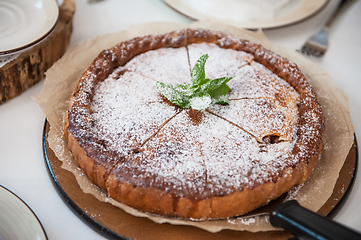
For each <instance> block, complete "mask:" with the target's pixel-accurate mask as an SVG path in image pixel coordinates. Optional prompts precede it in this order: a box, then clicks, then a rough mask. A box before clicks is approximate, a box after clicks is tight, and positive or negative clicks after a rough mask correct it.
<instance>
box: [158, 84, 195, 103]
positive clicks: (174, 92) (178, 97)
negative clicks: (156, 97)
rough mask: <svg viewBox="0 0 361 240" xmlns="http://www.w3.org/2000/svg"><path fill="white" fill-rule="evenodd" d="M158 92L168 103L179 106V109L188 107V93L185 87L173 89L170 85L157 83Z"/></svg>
mask: <svg viewBox="0 0 361 240" xmlns="http://www.w3.org/2000/svg"><path fill="white" fill-rule="evenodd" d="M156 86H157V89H158V91H159V92H160V93H161V94H162V95H163V96H164V97H165V98H167V99H168V100H169V101H171V102H172V103H174V104H176V105H178V106H180V107H181V108H189V107H190V97H191V95H189V93H190V92H189V91H187V86H186V85H183V86H176V87H174V86H173V85H171V84H165V83H162V82H159V81H158V82H157V85H156Z"/></svg>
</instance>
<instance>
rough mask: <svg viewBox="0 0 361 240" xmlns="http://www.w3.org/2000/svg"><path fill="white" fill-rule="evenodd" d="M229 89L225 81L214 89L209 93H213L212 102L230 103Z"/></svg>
mask: <svg viewBox="0 0 361 240" xmlns="http://www.w3.org/2000/svg"><path fill="white" fill-rule="evenodd" d="M229 90H230V88H229V87H228V85H227V84H225V83H224V84H222V85H220V86H219V87H217V88H216V89H213V90H212V91H211V92H210V93H209V95H211V97H212V103H215V104H226V103H229V100H228V93H229Z"/></svg>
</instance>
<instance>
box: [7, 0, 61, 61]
mask: <svg viewBox="0 0 361 240" xmlns="http://www.w3.org/2000/svg"><path fill="white" fill-rule="evenodd" d="M58 18H59V6H58V3H57V1H56V0H11V1H7V0H0V43H1V44H0V56H4V55H9V54H14V53H17V52H20V51H23V50H25V49H27V48H29V47H32V46H34V45H35V44H37V43H39V42H40V41H41V40H43V39H44V38H46V37H47V36H48V35H49V34H50V33H51V32H52V30H53V29H54V28H55V26H56V24H57V22H58Z"/></svg>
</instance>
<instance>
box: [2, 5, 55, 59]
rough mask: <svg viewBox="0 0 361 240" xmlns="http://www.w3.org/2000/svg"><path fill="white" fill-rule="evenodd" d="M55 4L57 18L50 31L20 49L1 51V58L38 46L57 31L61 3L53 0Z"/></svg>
mask: <svg viewBox="0 0 361 240" xmlns="http://www.w3.org/2000/svg"><path fill="white" fill-rule="evenodd" d="M52 2H53V3H55V6H56V8H54V10H55V9H56V18H55V21H54V22H53V24H52V26H51V27H50V28H49V29H48V31H47V32H46V33H44V34H42V35H41V36H40V37H38V38H36V39H34V40H32V41H31V42H29V43H27V44H25V45H22V46H20V47H16V48H12V49H7V50H1V51H0V57H3V56H7V55H11V54H15V53H17V52H21V51H23V50H25V49H27V48H29V47H31V46H33V45H36V44H37V43H39V42H41V41H42V40H44V39H45V38H46V37H47V36H49V35H50V33H51V32H52V31H53V30H54V29H55V27H56V25H57V24H58V22H59V17H60V10H59V3H58V1H57V0H52Z"/></svg>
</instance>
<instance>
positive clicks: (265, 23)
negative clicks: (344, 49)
mask: <svg viewBox="0 0 361 240" xmlns="http://www.w3.org/2000/svg"><path fill="white" fill-rule="evenodd" d="M164 2H165V3H166V4H168V6H170V7H171V8H173V9H174V10H176V11H178V12H179V13H181V14H183V15H185V16H187V17H189V18H191V19H193V20H206V19H208V20H214V21H221V22H223V23H226V24H232V25H235V26H237V27H242V28H247V29H258V28H263V29H269V28H276V27H282V26H287V25H290V24H294V23H297V22H300V21H303V20H305V19H307V18H309V17H311V16H313V15H315V14H316V13H318V12H319V11H320V10H321V9H323V8H324V7H325V6H326V5H327V3H328V2H329V0H317V1H314V0H263V1H262V0H164Z"/></svg>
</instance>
